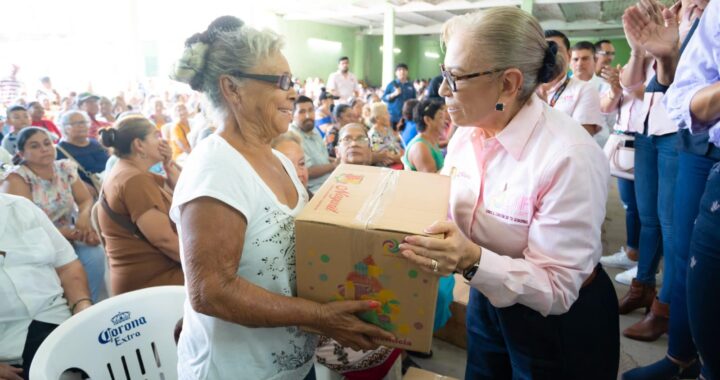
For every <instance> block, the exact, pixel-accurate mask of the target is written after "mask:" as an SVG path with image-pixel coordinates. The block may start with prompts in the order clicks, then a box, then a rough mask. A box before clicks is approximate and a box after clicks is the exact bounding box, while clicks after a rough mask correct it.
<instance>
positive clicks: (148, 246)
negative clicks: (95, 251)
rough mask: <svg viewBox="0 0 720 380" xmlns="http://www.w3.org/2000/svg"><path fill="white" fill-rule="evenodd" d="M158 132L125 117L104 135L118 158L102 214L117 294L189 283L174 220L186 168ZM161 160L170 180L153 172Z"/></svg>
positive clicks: (138, 119)
mask: <svg viewBox="0 0 720 380" xmlns="http://www.w3.org/2000/svg"><path fill="white" fill-rule="evenodd" d="M158 134H159V132H157V130H156V129H155V126H154V125H153V124H152V123H151V122H150V120H148V119H146V118H145V117H143V116H139V115H131V116H125V117H122V118H120V120H119V121H118V122H117V123H116V124H115V127H114V128H112V129H106V130H104V131H102V132H101V133H100V139H101V141H102V144H103V145H104V146H106V147H107V148H112V149H113V155H115V156H117V157H118V161H117V163H116V164H115V166H114V167H113V168H112V170H111V171H110V173H108V176H107V180H106V181H105V183H104V184H103V194H102V197H101V199H100V202H102V203H101V205H102V206H101V207H100V208H99V210H98V222H99V225H100V230H101V231H102V236H103V239H104V241H105V247H106V249H107V254H108V258H109V261H110V283H111V291H112V294H120V293H125V292H129V291H133V290H137V289H142V288H147V287H151V286H158V285H183V284H184V280H183V272H182V268H181V266H180V256H179V255H180V254H179V246H178V244H179V243H178V236H177V232H176V230H175V225H174V224H173V223H172V222H171V221H170V218H169V217H168V211H169V210H170V204H171V203H172V189H173V188H174V187H175V183H176V182H177V178H178V176H179V175H180V170H179V169H178V167H177V165H175V163H174V162H173V161H172V158H171V156H172V154H171V152H170V149H169V146H168V144H167V143H166V142H164V141H162V140H160V139H159V137H158ZM158 162H162V163H163V167H164V170H165V173H167V179H165V178H163V177H161V176H159V175H157V174H154V173H152V172H150V171H149V170H150V168H151V167H152V166H153V165H155V164H156V163H158Z"/></svg>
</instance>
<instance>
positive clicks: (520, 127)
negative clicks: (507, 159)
mask: <svg viewBox="0 0 720 380" xmlns="http://www.w3.org/2000/svg"><path fill="white" fill-rule="evenodd" d="M544 106H545V103H544V102H543V101H542V100H541V99H540V98H538V96H537V95H535V94H533V95H532V96H531V97H530V99H529V100H528V101H527V103H525V105H524V106H523V108H522V109H520V112H518V113H517V115H515V117H514V118H513V119H512V120H510V123H508V125H507V126H506V127H505V128H504V129H503V130H502V131H501V132H500V133H498V134H497V136H495V138H496V139H497V141H498V142H499V143H500V145H502V146H503V148H505V150H506V151H508V153H510V155H512V156H513V158H514V159H515V160H520V157H522V153H523V151H524V150H525V146H526V145H527V142H528V141H529V140H530V136H531V135H532V133H533V131H534V130H535V127H536V126H537V124H538V122H539V121H540V118H541V117H543V113H544V112H545V107H544Z"/></svg>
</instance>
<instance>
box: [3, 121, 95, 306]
mask: <svg viewBox="0 0 720 380" xmlns="http://www.w3.org/2000/svg"><path fill="white" fill-rule="evenodd" d="M17 141H18V152H19V153H18V154H19V158H20V159H21V160H22V161H21V162H19V165H17V166H15V167H13V168H12V169H10V171H9V172H8V173H7V174H6V177H5V180H4V181H2V182H0V192H3V193H8V194H13V195H19V196H23V197H25V198H27V199H29V200H31V201H33V203H35V204H36V205H37V206H38V207H40V208H41V209H42V210H43V211H45V214H47V216H48V217H50V220H51V221H52V222H53V224H55V227H57V229H58V230H60V233H61V234H62V235H63V236H64V237H65V238H66V239H67V240H69V241H70V242H71V243H72V246H73V248H74V249H75V254H77V256H78V257H79V258H80V262H82V264H83V266H84V267H85V271H86V272H87V275H88V280H89V283H90V291H91V292H92V299H93V301H99V300H101V299H103V298H105V297H106V296H107V292H106V290H105V252H104V251H103V249H102V247H101V246H100V245H99V243H100V241H99V239H98V236H97V234H95V232H94V231H93V230H92V228H91V226H90V208H91V207H92V204H93V199H92V197H91V196H90V194H89V193H88V191H87V188H86V187H85V186H84V185H83V182H82V181H80V180H79V177H78V170H77V165H76V164H75V163H74V162H72V161H69V160H59V161H56V160H55V147H54V146H53V143H52V140H51V138H50V135H49V133H48V132H47V131H46V130H45V129H42V128H39V127H28V128H25V129H23V130H22V131H21V132H20V134H19V135H18V140H17ZM76 208H77V213H76V211H75V210H76Z"/></svg>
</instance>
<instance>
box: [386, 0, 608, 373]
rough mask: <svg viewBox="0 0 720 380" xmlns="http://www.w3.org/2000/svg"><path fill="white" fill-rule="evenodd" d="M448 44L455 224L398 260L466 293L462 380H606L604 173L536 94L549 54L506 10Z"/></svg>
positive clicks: (414, 240)
mask: <svg viewBox="0 0 720 380" xmlns="http://www.w3.org/2000/svg"><path fill="white" fill-rule="evenodd" d="M487 36H492V38H487ZM443 40H444V42H445V44H446V47H447V53H446V56H445V64H444V65H443V68H442V74H443V77H444V81H443V84H442V86H441V87H440V95H442V96H444V97H445V100H446V104H447V109H448V112H449V114H450V117H451V118H452V121H453V123H454V124H456V125H458V126H459V128H458V130H457V132H456V133H455V135H454V136H453V137H452V140H451V141H450V144H449V147H448V156H447V158H446V161H445V167H444V170H443V172H445V173H447V174H450V175H451V176H452V193H451V199H450V210H451V212H450V214H451V217H452V221H439V222H437V223H435V224H433V225H432V226H429V227H428V229H427V230H426V231H425V232H426V233H428V234H443V235H444V236H445V238H444V239H443V240H439V239H436V238H432V237H421V236H409V237H407V238H406V240H405V242H404V243H403V244H402V245H401V246H400V248H401V249H402V253H403V255H404V256H405V257H406V258H408V259H409V260H411V261H413V262H415V263H417V264H418V265H420V266H421V267H422V268H423V269H424V270H426V271H428V272H431V273H436V274H437V275H441V276H443V275H448V274H449V273H452V272H454V271H459V272H462V273H463V275H464V276H465V277H466V278H468V279H469V281H470V285H471V286H472V288H473V289H472V291H471V294H470V303H469V304H468V309H467V315H468V317H467V329H468V360H467V368H466V374H465V376H466V379H473V380H475V379H511V378H513V379H514V378H552V379H615V378H616V376H617V369H618V361H619V350H620V342H619V322H618V315H617V311H618V304H617V299H616V297H615V291H614V289H613V286H612V283H611V282H610V279H609V278H608V276H607V274H606V273H605V271H604V270H603V269H602V267H600V266H599V264H598V262H599V260H600V256H601V254H602V244H601V241H600V228H601V225H602V223H603V219H604V217H605V203H606V200H607V184H608V180H609V168H608V163H607V160H606V159H605V156H604V155H603V152H602V151H601V150H600V148H599V146H598V145H597V143H595V142H594V141H593V139H592V137H590V135H589V134H588V133H587V132H585V130H584V129H583V128H580V125H579V124H578V122H576V121H574V120H572V119H571V118H570V117H569V116H567V115H565V114H563V113H561V112H559V111H557V110H554V109H552V108H551V107H549V106H548V105H547V104H545V103H544V102H543V101H542V100H541V99H540V98H538V97H537V96H536V95H535V94H534V92H535V90H536V88H537V87H538V86H539V85H540V84H541V83H547V82H548V81H550V80H551V79H552V78H555V77H556V76H557V75H558V73H559V70H562V68H561V67H559V66H558V65H556V55H557V46H556V45H555V44H554V43H553V42H550V43H548V42H546V41H545V38H544V35H543V30H542V28H541V27H540V25H539V24H538V22H537V20H536V19H535V18H533V17H532V16H531V15H529V14H527V13H525V12H523V11H521V10H520V9H517V8H514V7H498V8H492V9H488V10H487V11H483V12H481V13H474V14H469V15H465V16H458V17H455V18H453V19H451V20H450V21H448V22H447V23H446V24H445V26H444V27H443ZM480 52H482V53H480Z"/></svg>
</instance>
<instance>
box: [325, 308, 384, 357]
mask: <svg viewBox="0 0 720 380" xmlns="http://www.w3.org/2000/svg"><path fill="white" fill-rule="evenodd" d="M378 307H380V303H379V302H377V301H337V302H330V303H326V304H324V305H321V306H320V308H319V309H318V317H317V318H316V320H317V324H316V325H314V326H312V327H313V328H315V329H317V330H318V331H319V332H320V333H321V334H322V335H325V336H327V337H330V338H333V339H335V340H337V341H338V343H340V344H341V345H342V346H343V347H350V348H352V349H353V350H356V351H359V350H372V349H375V348H377V347H378V346H379V345H378V344H377V343H374V342H373V341H372V339H373V338H378V339H384V340H394V339H395V336H394V335H393V334H391V333H389V332H387V331H385V330H383V329H381V328H380V327H377V326H375V325H371V324H369V323H366V322H363V321H361V320H360V318H358V317H357V316H355V314H357V313H361V312H364V311H370V310H373V309H376V308H378Z"/></svg>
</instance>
